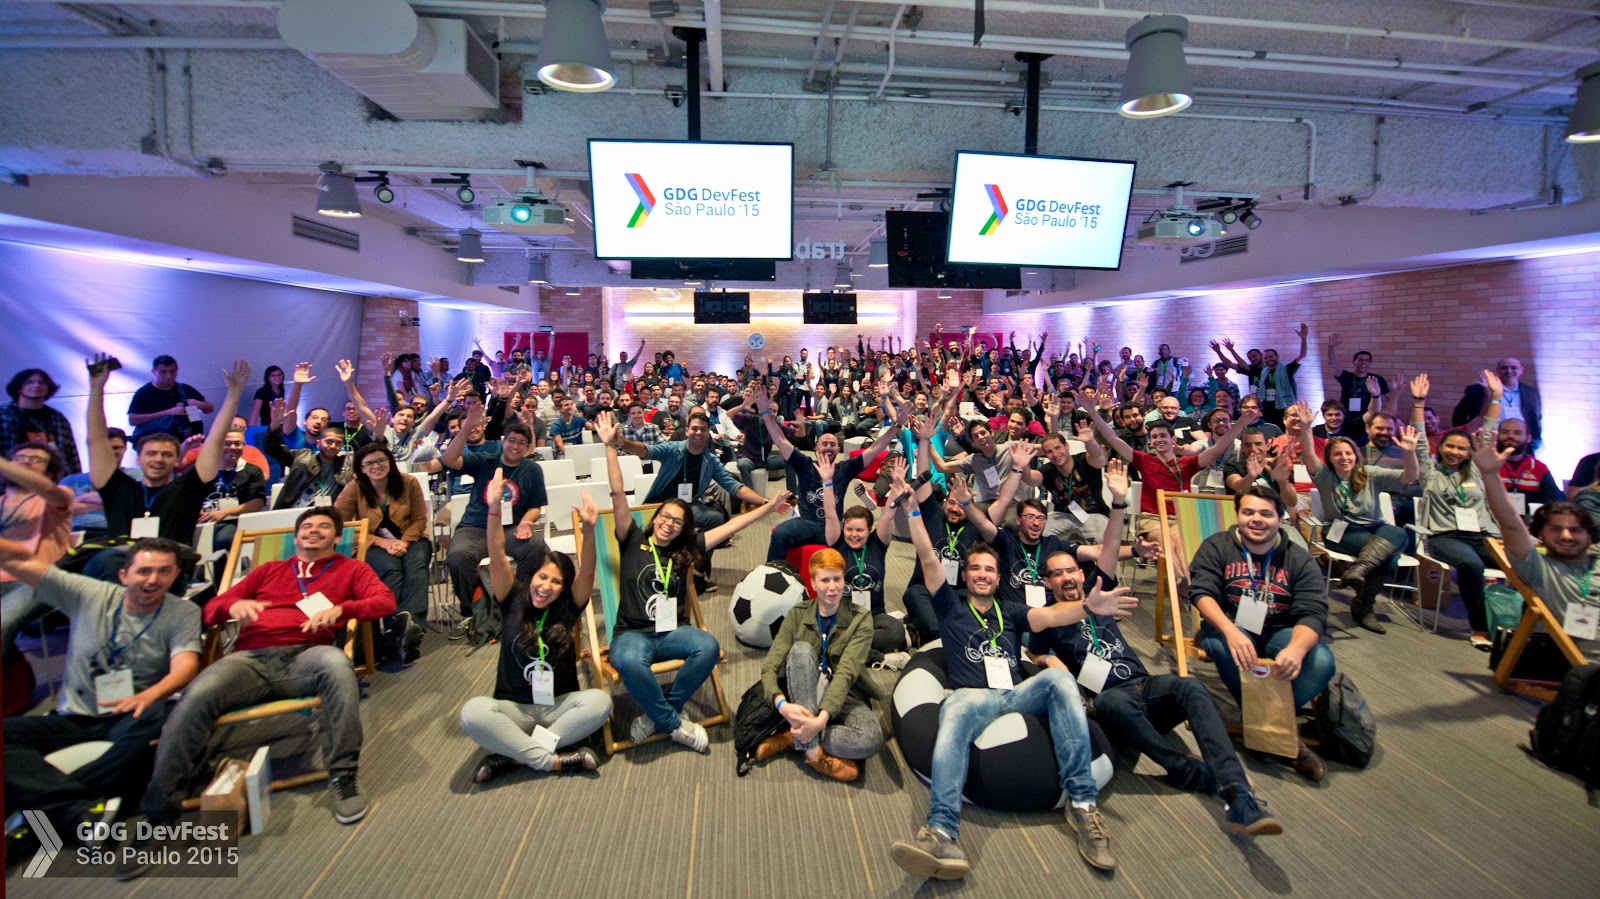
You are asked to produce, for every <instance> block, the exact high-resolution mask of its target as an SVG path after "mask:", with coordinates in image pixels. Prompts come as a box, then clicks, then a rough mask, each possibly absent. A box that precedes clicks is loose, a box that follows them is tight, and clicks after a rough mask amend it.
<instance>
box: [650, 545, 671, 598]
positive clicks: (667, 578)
mask: <svg viewBox="0 0 1600 899" xmlns="http://www.w3.org/2000/svg"><path fill="white" fill-rule="evenodd" d="M645 545H646V546H648V547H650V557H651V558H653V559H655V560H656V580H658V581H660V582H661V590H662V592H666V591H668V590H671V589H672V557H671V556H668V557H667V571H666V573H665V574H662V573H661V556H660V555H658V554H657V553H656V538H654V537H650V538H648V539H646V540H645Z"/></svg>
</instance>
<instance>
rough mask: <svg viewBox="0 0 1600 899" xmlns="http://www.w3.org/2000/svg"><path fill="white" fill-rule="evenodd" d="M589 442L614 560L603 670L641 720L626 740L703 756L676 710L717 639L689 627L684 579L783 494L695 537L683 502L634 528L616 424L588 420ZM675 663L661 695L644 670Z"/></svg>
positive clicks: (716, 649)
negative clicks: (602, 465) (600, 469)
mask: <svg viewBox="0 0 1600 899" xmlns="http://www.w3.org/2000/svg"><path fill="white" fill-rule="evenodd" d="M594 431H595V436H596V437H598V438H599V440H600V442H601V443H603V444H605V446H606V474H607V476H608V480H609V482H610V485H611V510H612V513H613V514H614V516H615V528H616V534H617V550H618V554H619V555H620V559H619V561H618V566H617V567H618V574H619V581H620V582H619V584H618V594H619V595H618V600H617V621H616V626H615V628H614V629H613V636H612V638H611V666H612V667H613V668H615V669H616V671H617V674H618V675H619V676H620V678H621V680H622V685H623V686H624V687H626V688H627V689H628V694H629V695H630V696H632V697H633V699H634V701H635V702H637V703H639V707H640V708H642V709H643V710H644V714H643V715H640V716H639V717H638V718H635V719H634V721H633V725H632V726H631V727H630V728H629V732H628V733H629V736H630V738H631V739H632V740H633V741H634V742H635V743H640V742H643V741H645V740H647V739H649V738H650V737H651V736H653V735H655V734H657V733H662V734H667V735H669V736H671V737H672V739H673V740H674V741H675V742H677V743H681V744H683V745H684V746H688V747H689V748H690V749H693V750H694V751H696V752H706V751H707V750H708V749H709V746H710V744H709V741H708V739H707V737H706V731H705V728H703V727H701V726H700V725H698V724H696V723H694V722H693V721H690V720H689V719H688V718H685V717H683V716H682V715H681V712H682V711H683V707H684V705H686V704H687V703H688V702H689V699H690V698H691V697H693V696H694V694H695V691H696V690H698V689H699V688H700V685H701V684H702V683H704V682H705V679H706V678H708V677H710V676H711V669H712V668H713V667H715V665H716V664H717V657H718V655H719V654H720V653H721V647H720V646H719V645H718V643H717V638H716V637H713V636H711V634H710V633H708V632H707V631H704V630H702V629H700V628H698V627H695V626H694V625H693V624H692V623H690V622H689V619H688V615H687V610H686V608H685V605H684V603H685V601H686V600H687V599H688V595H689V578H690V573H691V572H693V571H694V570H695V566H697V565H698V564H699V562H700V559H701V558H702V557H704V556H705V555H706V553H708V552H710V551H711V550H712V549H714V548H716V547H717V546H719V545H721V544H722V543H724V542H726V541H727V540H728V538H730V537H732V536H733V535H734V534H737V533H738V532H739V531H741V530H744V529H745V528H747V527H749V526H750V525H752V524H755V523H756V522H757V521H759V520H760V519H761V518H762V516H764V515H766V514H767V513H768V512H778V513H779V514H787V513H788V511H789V497H790V496H791V494H789V493H787V492H781V493H779V494H778V495H777V496H775V497H772V498H771V499H769V500H767V502H766V503H764V504H762V505H760V506H757V507H755V509H753V510H751V511H749V512H745V513H744V514H742V515H737V516H735V517H734V518H732V519H731V520H729V521H728V522H726V523H724V524H720V525H718V526H716V527H714V528H712V529H710V530H708V531H706V532H705V533H704V534H701V533H700V532H699V530H698V529H697V528H696V527H695V524H694V513H693V511H692V509H691V508H690V505H689V503H687V502H685V501H683V500H681V499H678V498H676V497H674V498H672V499H669V500H667V501H666V502H664V503H662V504H661V505H660V506H658V507H657V508H656V510H655V513H654V514H653V515H651V517H650V521H649V522H648V523H647V524H645V525H644V526H642V527H641V526H640V525H639V524H638V523H637V522H636V521H634V520H633V513H632V512H631V511H630V510H629V507H628V494H627V493H626V492H624V489H623V486H622V464H621V463H620V462H618V461H617V448H616V446H617V436H618V435H617V425H616V420H615V419H614V418H613V417H612V415H611V413H609V412H602V413H601V414H600V415H599V417H597V418H596V419H595V423H594ZM672 659H681V660H682V661H683V667H681V668H679V669H678V671H677V673H676V674H675V675H674V676H673V679H672V689H671V690H669V691H667V692H665V693H663V692H662V690H661V684H660V682H659V681H657V680H656V675H655V673H654V672H652V671H651V670H650V666H651V665H652V664H654V663H656V662H664V661H668V660H672Z"/></svg>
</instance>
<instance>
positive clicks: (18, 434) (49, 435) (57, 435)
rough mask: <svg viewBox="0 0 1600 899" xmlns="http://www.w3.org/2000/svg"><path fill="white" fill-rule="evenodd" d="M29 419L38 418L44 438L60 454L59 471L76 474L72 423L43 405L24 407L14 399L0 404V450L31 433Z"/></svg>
mask: <svg viewBox="0 0 1600 899" xmlns="http://www.w3.org/2000/svg"><path fill="white" fill-rule="evenodd" d="M32 420H42V422H41V423H43V424H45V426H46V430H45V434H44V437H45V439H44V442H45V443H48V444H50V445H51V446H54V447H55V448H56V452H58V453H60V454H61V474H62V476H63V477H65V476H66V475H69V474H78V473H79V472H81V471H83V466H82V464H81V463H80V462H79V461H78V441H77V439H76V438H74V437H73V436H72V424H71V423H70V422H68V421H67V417H66V416H65V415H62V414H61V413H60V412H57V411H56V410H54V409H52V408H50V407H49V406H45V407H44V408H43V409H35V410H27V409H23V408H22V407H21V406H18V405H17V404H16V403H11V404H10V405H7V406H3V407H0V452H4V453H7V454H9V453H10V452H11V448H12V447H14V446H16V445H17V444H19V443H27V442H28V440H29V439H30V438H29V435H30V433H34V427H33V425H32V424H31V423H30V422H31V421H32Z"/></svg>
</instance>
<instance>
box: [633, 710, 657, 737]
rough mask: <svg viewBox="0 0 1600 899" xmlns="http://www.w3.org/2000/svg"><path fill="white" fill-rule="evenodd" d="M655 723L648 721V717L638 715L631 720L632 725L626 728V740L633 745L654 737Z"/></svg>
mask: <svg viewBox="0 0 1600 899" xmlns="http://www.w3.org/2000/svg"><path fill="white" fill-rule="evenodd" d="M655 732H656V723H655V722H654V721H651V720H650V716H649V715H640V716H639V717H637V718H635V719H633V724H631V725H629V726H628V739H630V740H632V741H633V742H635V743H643V742H644V741H645V740H648V739H650V738H651V737H652V736H655Z"/></svg>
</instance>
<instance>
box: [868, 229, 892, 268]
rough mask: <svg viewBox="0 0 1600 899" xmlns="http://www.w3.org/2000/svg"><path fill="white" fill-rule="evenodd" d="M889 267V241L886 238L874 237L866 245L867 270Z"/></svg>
mask: <svg viewBox="0 0 1600 899" xmlns="http://www.w3.org/2000/svg"><path fill="white" fill-rule="evenodd" d="M888 267H889V241H888V240H887V239H886V238H882V237H874V238H873V239H872V242H871V243H870V244H868V250H867V268H888Z"/></svg>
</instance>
